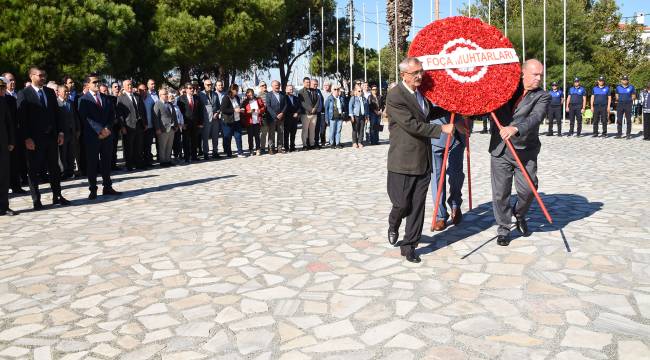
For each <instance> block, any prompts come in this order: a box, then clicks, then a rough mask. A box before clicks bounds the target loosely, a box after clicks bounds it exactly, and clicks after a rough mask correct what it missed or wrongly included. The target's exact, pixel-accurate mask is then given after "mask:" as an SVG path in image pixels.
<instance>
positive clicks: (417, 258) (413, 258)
mask: <svg viewBox="0 0 650 360" xmlns="http://www.w3.org/2000/svg"><path fill="white" fill-rule="evenodd" d="M406 261H408V262H412V263H414V264H418V263H420V262H421V261H422V259H420V256H419V255H418V254H416V253H415V251H410V252H409V253H408V254H406Z"/></svg>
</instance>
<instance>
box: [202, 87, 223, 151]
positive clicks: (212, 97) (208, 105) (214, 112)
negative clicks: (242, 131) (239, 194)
mask: <svg viewBox="0 0 650 360" xmlns="http://www.w3.org/2000/svg"><path fill="white" fill-rule="evenodd" d="M203 88H204V90H203V91H201V92H200V93H199V98H200V99H201V103H202V104H203V107H204V114H203V118H204V119H205V122H204V123H203V129H202V130H201V137H202V139H201V142H202V144H203V159H204V160H208V159H209V156H208V154H209V153H210V143H209V140H210V138H212V158H213V159H216V158H218V157H219V150H218V148H219V131H220V130H221V124H220V123H219V106H220V102H219V95H218V94H217V93H216V92H215V91H214V88H213V85H212V80H210V79H209V78H208V79H205V80H203Z"/></svg>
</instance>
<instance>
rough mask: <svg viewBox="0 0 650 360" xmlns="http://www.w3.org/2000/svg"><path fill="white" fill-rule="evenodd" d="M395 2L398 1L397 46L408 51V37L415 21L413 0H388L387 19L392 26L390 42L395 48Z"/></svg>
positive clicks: (403, 50)
mask: <svg viewBox="0 0 650 360" xmlns="http://www.w3.org/2000/svg"><path fill="white" fill-rule="evenodd" d="M395 2H397V48H398V49H399V51H400V52H405V51H406V38H407V37H408V36H409V32H410V31H411V22H412V21H413V0H387V1H386V21H387V22H388V25H389V27H390V44H391V48H392V49H394V48H395Z"/></svg>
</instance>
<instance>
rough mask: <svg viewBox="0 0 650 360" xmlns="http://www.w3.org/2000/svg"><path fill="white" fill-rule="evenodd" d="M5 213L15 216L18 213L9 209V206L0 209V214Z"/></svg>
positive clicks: (3, 214)
mask: <svg viewBox="0 0 650 360" xmlns="http://www.w3.org/2000/svg"><path fill="white" fill-rule="evenodd" d="M5 215H6V216H16V215H18V213H17V212H15V211H13V210H11V209H9V208H6V209H4V210H0V216H5Z"/></svg>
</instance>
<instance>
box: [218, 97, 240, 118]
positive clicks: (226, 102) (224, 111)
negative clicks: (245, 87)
mask: <svg viewBox="0 0 650 360" xmlns="http://www.w3.org/2000/svg"><path fill="white" fill-rule="evenodd" d="M235 99H237V102H238V103H239V106H240V108H241V100H240V99H239V96H237V95H235ZM240 115H241V114H240ZM221 119H222V120H223V122H225V123H226V124H232V123H233V122H235V108H234V107H233V106H232V101H231V100H230V97H228V96H224V97H223V100H222V101H221ZM239 120H240V121H241V116H240V119H239Z"/></svg>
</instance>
